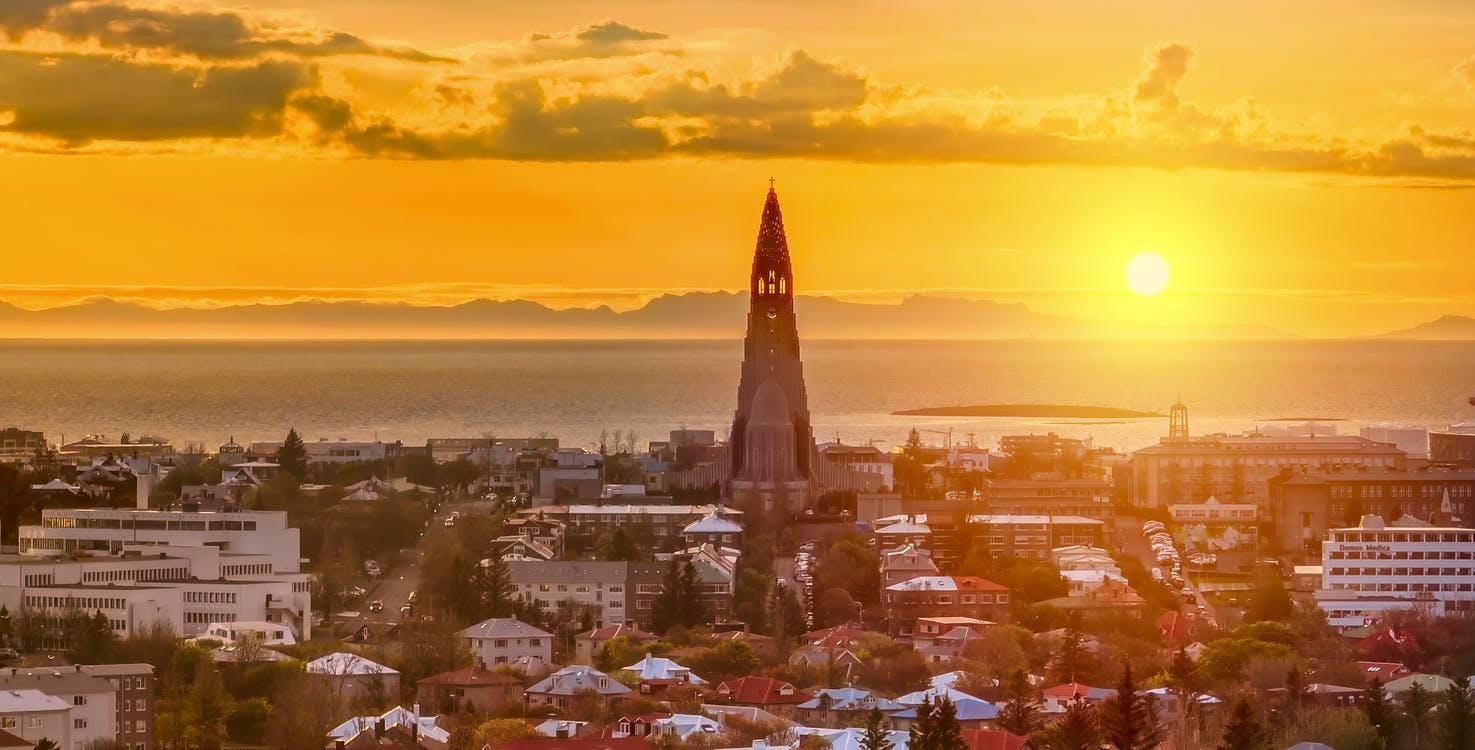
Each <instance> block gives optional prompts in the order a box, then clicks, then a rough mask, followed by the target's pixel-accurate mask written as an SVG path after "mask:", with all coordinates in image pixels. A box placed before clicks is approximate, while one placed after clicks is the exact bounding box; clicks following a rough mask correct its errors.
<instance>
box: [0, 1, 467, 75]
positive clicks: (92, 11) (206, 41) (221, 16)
mask: <svg viewBox="0 0 1475 750" xmlns="http://www.w3.org/2000/svg"><path fill="white" fill-rule="evenodd" d="M5 2H6V3H10V2H16V3H19V5H18V6H17V7H16V8H11V9H9V10H0V26H4V27H5V28H6V29H7V30H8V31H9V33H10V34H11V36H12V37H15V36H18V35H19V34H21V33H23V32H25V31H29V30H33V29H41V30H44V31H46V32H50V33H53V34H56V35H58V36H60V37H62V38H63V39H68V40H72V41H91V42H95V43H97V44H98V45H100V46H101V47H103V48H105V49H112V50H161V51H166V52H169V53H172V54H178V55H190V56H194V57H197V58H200V59H202V60H242V59H251V58H257V57H260V56H262V55H265V54H268V53H277V54H283V55H290V56H295V57H304V58H309V57H311V58H316V57H331V56H340V55H371V56H377V57H386V58H393V59H398V60H405V61H409V62H417V63H425V62H436V61H439V62H449V61H450V58H445V57H438V56H435V55H431V54H429V53H426V52H421V51H420V50H416V49H412V48H408V47H396V46H388V45H380V44H374V43H371V42H369V41H367V40H365V39H363V38H361V37H358V36H355V35H353V34H350V33H348V32H344V31H335V30H331V29H316V28H287V27H283V26H280V25H278V24H273V23H268V22H263V21H262V20H260V19H258V18H256V17H254V16H251V15H248V14H247V13H245V12H238V11H204V10H174V9H167V8H146V7H138V6H134V5H129V4H125V3H118V2H102V3H92V4H84V3H78V2H75V1H74V0H5Z"/></svg>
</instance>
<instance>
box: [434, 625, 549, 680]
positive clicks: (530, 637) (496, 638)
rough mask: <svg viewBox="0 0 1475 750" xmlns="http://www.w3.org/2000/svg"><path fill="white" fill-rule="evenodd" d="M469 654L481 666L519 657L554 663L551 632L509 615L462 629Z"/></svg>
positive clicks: (491, 666)
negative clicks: (469, 649) (469, 650)
mask: <svg viewBox="0 0 1475 750" xmlns="http://www.w3.org/2000/svg"><path fill="white" fill-rule="evenodd" d="M457 635H459V636H461V637H462V638H465V639H466V643H467V645H468V646H469V647H470V648H471V657H472V659H474V660H475V662H476V665H477V666H478V667H480V668H482V669H494V668H496V667H498V666H501V665H504V664H516V663H518V661H519V660H524V659H526V660H532V661H540V662H542V663H543V664H544V665H550V664H552V663H553V634H552V633H549V632H547V631H545V630H542V629H539V628H535V627H533V626H532V625H529V624H527V623H525V622H522V621H520V620H516V619H513V618H511V617H493V618H491V619H489V620H483V621H481V622H479V623H477V624H475V625H472V626H471V627H468V628H466V629H465V630H462V631H461V632H460V633H458V634H457Z"/></svg>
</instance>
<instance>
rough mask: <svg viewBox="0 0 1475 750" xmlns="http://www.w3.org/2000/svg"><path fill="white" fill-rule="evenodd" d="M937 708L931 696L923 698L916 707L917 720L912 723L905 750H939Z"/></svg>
mask: <svg viewBox="0 0 1475 750" xmlns="http://www.w3.org/2000/svg"><path fill="white" fill-rule="evenodd" d="M936 715H937V707H936V706H935V705H933V703H932V697H931V696H923V698H922V703H921V705H919V706H917V720H916V721H914V722H912V728H911V732H910V733H909V735H908V739H907V750H939V748H938V746H937V729H936V726H937V721H936Z"/></svg>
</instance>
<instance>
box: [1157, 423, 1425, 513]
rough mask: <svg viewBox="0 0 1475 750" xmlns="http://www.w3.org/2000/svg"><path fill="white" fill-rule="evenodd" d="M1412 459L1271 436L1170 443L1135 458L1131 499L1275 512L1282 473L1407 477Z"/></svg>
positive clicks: (1372, 446) (1358, 439) (1342, 440)
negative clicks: (1273, 484)
mask: <svg viewBox="0 0 1475 750" xmlns="http://www.w3.org/2000/svg"><path fill="white" fill-rule="evenodd" d="M1407 466H1408V454H1406V453H1404V452H1403V451H1402V450H1400V449H1399V448H1398V446H1396V445H1394V444H1392V443H1380V442H1377V441H1374V440H1369V439H1367V438H1365V437H1362V436H1360V435H1338V434H1326V435H1317V434H1315V433H1314V432H1312V433H1311V434H1309V435H1292V434H1283V433H1276V434H1266V433H1260V432H1253V433H1247V434H1244V435H1208V436H1204V437H1197V438H1176V439H1168V438H1165V439H1164V440H1162V441H1161V442H1159V443H1158V444H1157V445H1153V446H1149V447H1147V448H1142V449H1140V450H1136V451H1133V452H1132V479H1131V492H1130V498H1131V500H1132V502H1133V503H1135V504H1136V505H1138V506H1141V507H1146V508H1159V507H1163V506H1167V505H1172V504H1174V503H1197V502H1203V500H1204V499H1205V498H1208V497H1210V496H1213V497H1217V498H1219V499H1220V500H1223V501H1226V502H1231V503H1254V504H1255V505H1257V506H1259V507H1261V508H1269V507H1270V480H1271V479H1272V478H1273V477H1275V476H1276V475H1278V474H1280V473H1281V472H1283V471H1287V470H1289V471H1298V472H1310V471H1335V470H1338V469H1340V470H1344V471H1356V470H1366V471H1388V470H1394V471H1401V470H1404V469H1406V468H1407Z"/></svg>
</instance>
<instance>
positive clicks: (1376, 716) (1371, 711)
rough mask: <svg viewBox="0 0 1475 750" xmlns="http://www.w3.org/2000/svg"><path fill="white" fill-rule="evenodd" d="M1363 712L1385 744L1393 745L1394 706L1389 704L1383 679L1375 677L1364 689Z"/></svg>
mask: <svg viewBox="0 0 1475 750" xmlns="http://www.w3.org/2000/svg"><path fill="white" fill-rule="evenodd" d="M1362 712H1363V713H1364V714H1366V715H1367V723H1369V724H1372V725H1373V728H1375V729H1377V730H1378V736H1379V737H1382V738H1383V745H1384V746H1385V747H1387V746H1389V745H1391V744H1392V742H1393V734H1394V729H1395V726H1394V722H1393V707H1392V706H1390V705H1388V693H1386V692H1384V690H1383V681H1382V680H1380V679H1378V678H1376V677H1374V678H1373V679H1372V682H1369V683H1368V685H1367V687H1366V688H1365V689H1364V690H1363V691H1362Z"/></svg>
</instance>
